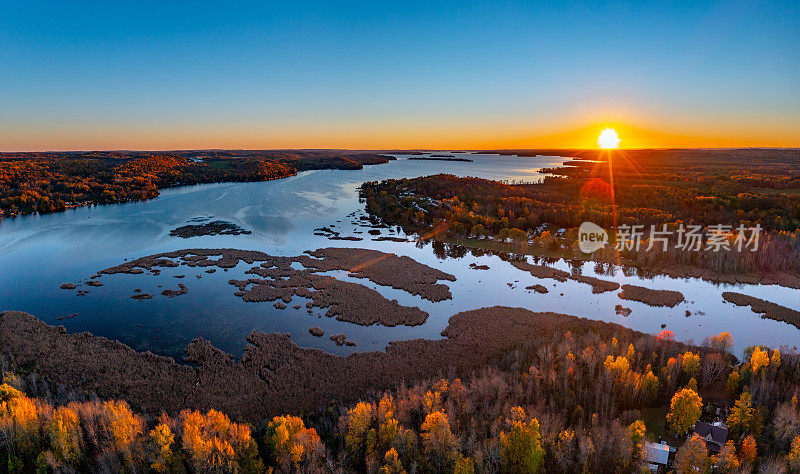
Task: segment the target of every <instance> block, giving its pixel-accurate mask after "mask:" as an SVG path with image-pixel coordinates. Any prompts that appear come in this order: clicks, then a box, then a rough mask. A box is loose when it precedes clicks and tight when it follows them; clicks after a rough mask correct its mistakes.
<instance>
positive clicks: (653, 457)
mask: <svg viewBox="0 0 800 474" xmlns="http://www.w3.org/2000/svg"><path fill="white" fill-rule="evenodd" d="M669 452H670V449H669V446H668V445H666V444H658V443H644V461H645V465H646V467H647V468H648V469H649V470H650V472H659V471H662V472H663V471H665V470H666V468H667V463H669Z"/></svg>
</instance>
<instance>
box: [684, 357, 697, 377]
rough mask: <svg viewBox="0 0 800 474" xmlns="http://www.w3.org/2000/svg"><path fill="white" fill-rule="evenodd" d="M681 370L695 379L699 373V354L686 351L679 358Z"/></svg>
mask: <svg viewBox="0 0 800 474" xmlns="http://www.w3.org/2000/svg"><path fill="white" fill-rule="evenodd" d="M681 369H682V370H683V372H684V373H686V374H688V375H689V377H695V376H696V375H697V374H699V373H700V354H695V353H693V352H692V351H686V352H684V353H683V355H682V356H681Z"/></svg>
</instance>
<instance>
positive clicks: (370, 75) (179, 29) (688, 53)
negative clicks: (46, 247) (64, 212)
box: [0, 0, 800, 151]
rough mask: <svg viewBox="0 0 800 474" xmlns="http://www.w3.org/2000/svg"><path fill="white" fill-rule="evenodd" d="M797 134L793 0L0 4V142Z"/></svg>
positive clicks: (659, 143) (27, 146) (131, 144)
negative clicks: (613, 131)
mask: <svg viewBox="0 0 800 474" xmlns="http://www.w3.org/2000/svg"><path fill="white" fill-rule="evenodd" d="M609 125H610V126H615V127H617V130H618V131H619V132H620V136H621V138H622V140H623V142H622V144H621V145H622V146H623V147H641V146H653V147H667V146H714V147H719V146H800V6H799V5H798V3H797V0H793V1H784V2H755V1H737V0H733V1H724V2H695V1H653V2H633V3H627V2H568V1H554V2H533V1H530V2H466V1H462V2H445V1H434V0H428V1H422V2H417V1H410V0H407V1H399V2H386V1H375V0H373V1H365V2H347V1H342V2H333V1H331V2H301V1H286V2H252V3H246V2H216V3H205V2H165V1H163V0H162V1H159V2H149V1H137V2H109V1H102V2H80V1H68V2H65V1H57V2H39V1H27V0H26V1H16V2H4V3H2V4H1V5H0V150H6V151H13V150H67V149H77V150H87V149H151V150H153V149H178V148H525V147H527V148H534V147H593V146H595V144H596V137H597V134H598V133H599V131H600V130H601V129H602V128H604V127H605V126H609Z"/></svg>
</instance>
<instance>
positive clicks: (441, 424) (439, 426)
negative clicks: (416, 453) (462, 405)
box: [421, 411, 458, 472]
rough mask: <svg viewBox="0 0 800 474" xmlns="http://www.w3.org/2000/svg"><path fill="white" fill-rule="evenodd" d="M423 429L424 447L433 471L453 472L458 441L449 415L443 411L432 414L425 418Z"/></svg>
mask: <svg viewBox="0 0 800 474" xmlns="http://www.w3.org/2000/svg"><path fill="white" fill-rule="evenodd" d="M421 428H422V435H421V436H422V446H423V449H424V451H425V455H426V458H427V461H428V463H429V464H430V465H431V467H432V469H433V471H435V472H449V471H451V470H452V468H453V462H454V461H455V454H456V449H457V448H458V440H457V439H456V437H455V436H454V435H453V433H452V432H451V431H450V423H449V422H448V421H447V415H446V414H445V413H444V412H441V411H434V412H431V413H430V414H428V416H426V417H425V421H424V422H423V423H422V427H421Z"/></svg>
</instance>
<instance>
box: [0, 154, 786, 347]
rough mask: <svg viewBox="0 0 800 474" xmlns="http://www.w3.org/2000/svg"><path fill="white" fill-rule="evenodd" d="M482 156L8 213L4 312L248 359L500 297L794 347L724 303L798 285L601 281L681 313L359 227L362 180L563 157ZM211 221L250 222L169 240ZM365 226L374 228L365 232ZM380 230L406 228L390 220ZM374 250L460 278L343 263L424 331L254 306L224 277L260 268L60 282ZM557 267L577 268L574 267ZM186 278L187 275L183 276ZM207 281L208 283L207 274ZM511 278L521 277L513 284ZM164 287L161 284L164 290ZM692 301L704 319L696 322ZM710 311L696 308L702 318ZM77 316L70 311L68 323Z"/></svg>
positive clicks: (2, 237)
mask: <svg viewBox="0 0 800 474" xmlns="http://www.w3.org/2000/svg"><path fill="white" fill-rule="evenodd" d="M460 156H466V157H469V158H471V159H473V160H474V162H472V163H465V162H432V161H417V160H407V159H404V158H405V157H404V156H403V155H398V157H399V158H400V159H398V160H397V161H394V162H391V163H389V164H385V165H376V166H369V167H366V168H365V169H364V170H362V171H340V170H323V171H309V172H303V173H300V174H299V175H297V176H295V177H291V178H287V179H282V180H277V181H270V182H265V183H224V184H211V185H199V186H188V187H182V188H174V189H168V190H165V191H164V192H163V193H162V195H161V196H160V197H158V198H157V199H154V200H151V201H147V202H137V203H130V204H122V205H109V206H94V207H86V208H80V209H73V210H69V211H67V212H64V213H60V214H51V215H44V216H26V217H22V218H17V219H7V220H3V221H0V310H6V309H14V310H21V311H27V312H29V313H31V314H33V315H35V316H37V317H39V318H41V319H42V320H44V321H45V322H47V323H49V324H58V325H63V326H65V327H66V328H67V330H69V331H70V332H80V331H90V332H92V333H93V334H96V335H100V336H105V337H109V338H112V339H118V340H120V341H122V342H124V343H126V344H129V345H131V346H132V347H134V348H135V349H137V350H151V351H153V352H156V353H160V354H165V355H171V356H174V357H176V358H178V359H180V358H181V357H182V352H183V349H184V348H185V346H186V344H187V343H188V342H190V341H191V340H192V339H194V338H197V337H203V338H206V339H209V340H210V341H211V342H212V343H213V344H214V345H216V346H218V347H220V348H222V349H224V350H226V351H229V352H231V353H232V354H234V355H235V356H237V357H238V356H239V355H240V354H241V350H242V348H243V347H244V345H245V339H246V337H247V334H249V333H250V332H251V331H253V330H259V331H268V332H273V331H277V332H288V333H290V334H291V336H292V339H293V340H294V341H295V342H297V343H298V344H300V345H301V346H306V347H318V348H321V349H324V350H326V351H329V352H333V353H346V352H350V351H352V350H357V351H367V350H382V349H383V348H384V347H385V346H386V344H387V342H389V341H392V340H399V339H408V338H418V337H423V338H438V337H440V336H439V334H440V332H441V331H442V329H444V328H445V327H446V326H447V320H448V318H449V317H450V316H452V315H453V314H455V313H457V312H458V311H462V310H466V309H474V308H479V307H482V306H490V305H497V304H502V305H508V306H520V307H524V308H528V309H531V310H534V311H557V312H562V313H568V314H574V315H578V316H585V317H588V318H592V319H599V320H603V321H611V322H616V323H620V324H623V325H625V326H628V327H631V328H634V329H637V330H640V331H644V332H649V333H657V332H659V331H660V330H661V325H662V324H666V328H667V329H670V330H672V331H674V332H675V334H676V338H678V339H681V340H689V339H691V340H694V341H695V342H701V341H702V340H703V338H704V337H706V336H709V335H712V334H717V333H720V332H722V331H730V332H731V333H732V334H733V336H734V338H735V340H736V349H737V350H738V351H741V350H743V349H744V348H745V347H747V346H749V345H752V344H767V345H771V346H774V347H777V346H781V345H788V346H791V347H793V346H796V345H798V342H799V341H800V331H799V330H798V329H796V328H795V327H794V326H791V325H789V324H786V323H781V322H777V321H770V320H765V319H761V318H760V317H759V316H758V315H756V314H754V313H752V312H751V311H750V309H749V307H737V306H734V305H732V304H728V303H725V302H724V301H723V299H722V297H721V296H720V295H721V293H722V292H723V291H728V290H730V289H735V290H736V291H740V292H742V293H746V294H750V295H753V296H756V297H760V298H764V299H768V300H770V301H774V302H776V303H779V304H782V305H785V306H788V307H790V308H793V309H800V290H793V289H787V288H782V287H777V286H755V287H753V286H738V287H736V288H734V287H733V286H730V285H714V284H710V283H707V282H703V281H700V280H696V279H672V278H666V277H659V278H656V279H653V280H642V279H641V278H638V277H635V276H625V275H624V274H623V272H621V271H619V272H617V273H616V275H615V276H613V277H612V276H605V275H599V276H600V277H601V278H604V279H609V280H614V281H618V282H619V283H632V284H639V285H642V286H647V287H650V288H665V289H675V290H679V291H681V292H682V293H683V294H684V296H685V297H686V300H687V301H686V302H684V303H682V304H680V305H678V306H677V307H675V308H652V307H649V306H647V305H645V304H642V303H637V302H634V301H623V300H620V299H619V298H618V297H617V295H616V292H608V293H603V294H599V295H595V294H592V292H591V287H589V286H588V285H584V284H580V283H577V282H573V281H567V282H556V281H554V280H546V279H545V280H540V279H537V278H534V277H532V276H531V275H530V274H528V273H526V272H522V271H520V270H517V269H516V268H514V267H512V266H511V265H510V264H509V263H507V262H504V261H502V260H501V259H500V258H498V257H495V256H483V257H474V256H471V255H469V254H468V255H466V256H465V257H463V258H447V259H443V260H442V259H439V258H437V256H436V255H435V254H434V252H433V249H432V247H431V246H430V245H428V246H425V247H423V248H417V247H416V246H415V245H414V244H413V243H402V242H375V241H372V240H371V238H372V237H373V236H371V235H369V234H368V233H367V232H366V231H367V229H365V228H363V227H361V226H359V225H357V224H353V223H352V221H353V216H352V215H353V213H354V212H356V214H357V215H361V214H363V207H364V206H363V204H361V203H359V202H358V192H357V188H358V186H359V185H360V184H361V183H363V182H365V181H373V180H381V179H387V178H400V177H416V176H425V175H430V174H434V173H441V172H445V173H452V174H456V175H461V176H477V177H482V178H491V179H503V180H513V181H533V180H538V179H541V177H542V175H541V173H539V172H538V170H539V169H541V168H543V167H549V166H554V165H558V164H560V163H561V162H562V161H563V159H561V158H556V157H534V158H528V157H515V156H498V155H460ZM197 218H209V219H219V220H225V221H230V222H233V223H236V224H238V225H240V226H242V227H244V228H246V229H248V230H250V231H252V234H249V235H238V236H206V237H193V238H190V239H182V238H179V237H170V236H169V231H170V230H172V229H174V228H175V227H179V226H181V225H185V224H187V223H188V222H189V221H190V220H192V219H197ZM331 225H335V226H336V227H335V229H336V230H338V231H340V232H341V235H343V236H347V235H355V236H358V237H363V238H364V240H363V241H360V242H348V241H331V240H328V239H327V238H325V237H323V236H316V235H313V229H315V228H317V227H322V226H328V227H330V226H331ZM354 232H363V233H361V234H355V233H354ZM383 235H397V234H395V233H392V231H391V230H389V229H383ZM331 246H334V247H345V246H351V247H364V248H373V249H377V250H382V251H387V252H394V253H397V254H401V255H408V256H410V257H412V258H414V259H416V260H418V261H420V262H422V263H425V264H427V265H430V266H432V267H436V268H439V269H441V270H443V271H445V272H448V273H451V274H453V275H455V276H456V277H457V281H456V282H454V283H449V282H448V285H449V286H450V288H451V291H452V293H453V300H448V301H444V302H439V303H431V302H429V301H427V300H423V299H421V298H419V297H416V296H412V295H410V294H407V293H405V292H403V291H400V290H394V289H392V288H386V287H380V286H377V285H375V284H372V283H371V282H369V281H366V280H363V279H349V278H348V277H347V276H346V274H345V273H344V272H334V273H333V274H335V275H336V276H337V277H340V278H342V279H344V280H350V281H355V282H358V283H361V284H366V285H367V286H370V287H371V288H374V289H376V290H378V291H380V292H381V293H382V294H383V295H384V296H386V297H387V298H389V299H397V300H398V301H399V302H400V303H401V304H405V305H411V306H419V307H420V308H422V309H423V310H425V311H427V312H428V313H430V317H429V319H428V321H427V322H426V323H425V324H424V325H421V326H417V327H412V328H409V327H402V326H400V327H394V328H387V327H382V326H370V327H363V326H357V325H354V324H349V323H344V322H340V321H336V320H335V319H333V318H327V317H324V316H322V317H319V315H320V314H321V311H319V310H316V309H315V312H314V313H313V315H309V314H307V313H306V310H305V300H304V299H302V298H297V297H296V298H295V300H294V301H293V303H292V305H294V304H300V305H301V306H302V307H301V309H299V310H294V309H293V308H292V307H291V305H290V306H289V308H287V309H284V310H279V309H276V308H274V307H273V306H272V303H245V302H243V301H242V300H241V299H240V298H237V297H235V296H233V293H234V291H236V290H235V288H234V287H233V286H231V285H229V284H228V283H227V281H228V280H229V279H231V278H242V277H243V276H244V271H245V270H247V269H248V268H250V267H251V266H250V265H246V264H240V265H239V266H238V267H236V268H234V269H231V270H230V271H228V272H224V271H222V270H221V269H218V270H217V272H216V273H214V274H206V273H204V272H203V269H200V268H188V267H183V266H182V267H178V268H166V269H162V272H161V274H160V275H159V276H153V275H149V274H143V275H126V274H120V275H104V276H103V277H102V278H101V279H100V281H102V282H103V283H104V286H102V287H89V286H86V285H81V286H79V287H78V288H79V289H84V290H89V294H88V295H86V296H82V297H81V296H76V291H75V290H61V289H60V288H59V285H60V284H61V283H65V282H72V283H76V284H77V283H81V282H85V281H86V280H87V278H88V277H89V276H90V275H92V274H94V273H95V272H97V271H98V270H100V269H103V268H107V267H109V266H113V265H116V264H119V263H120V262H122V261H123V260H124V259H134V258H138V257H142V256H145V255H150V254H154V253H159V252H164V251H169V250H176V249H183V248H198V247H206V248H222V247H231V248H241V249H253V250H262V251H265V252H267V253H270V254H273V255H297V254H299V253H302V252H303V251H304V250H309V249H312V250H313V249H317V248H321V247H331ZM471 263H478V264H485V265H488V266H489V267H491V270H490V271H480V270H473V269H470V268H469V264H471ZM554 266H556V267H558V268H561V269H564V270H568V269H569V267H568V265H567V264H566V262H563V261H561V262H558V263H556V264H555V265H554ZM583 274H585V275H594V271H593V265H592V264H586V265H585V266H584V268H583ZM175 275H186V277H185V278H183V279H175V278H174V276H175ZM197 275H200V276H201V277H202V278H200V279H198V278H197V277H196V276H197ZM178 283H183V284H184V285H186V286H187V287H188V289H189V293H188V294H186V295H183V296H178V297H175V298H172V299H169V298H166V297H164V296H161V295H160V293H161V291H162V290H163V289H166V288H172V289H177V288H178ZM508 283H511V284H512V285H508ZM534 283H541V284H544V285H546V286H547V287H548V288H549V290H550V292H549V293H548V294H544V295H540V294H537V293H534V292H528V291H526V290H525V289H524V288H525V286H528V285H532V284H534ZM159 284H161V285H163V288H159V287H158V285H159ZM136 288H140V289H142V291H143V292H145V293H150V294H152V295H154V298H153V299H152V300H145V301H137V300H133V299H131V298H130V296H131V295H132V294H134V293H133V290H134V289H136ZM616 304H622V305H623V306H625V307H628V308H631V309H632V310H633V312H632V314H631V315H630V316H628V317H623V316H620V315H617V314H616V313H615V311H614V306H615V305H616ZM687 310H689V311H691V312H692V313H693V314H692V316H689V317H686V316H685V313H686V311H687ZM698 312H699V313H698ZM73 313H77V316H75V317H73V318H70V319H62V320H59V318H63V317H65V316H69V315H71V314H73ZM311 326H319V327H321V328H322V329H323V330H324V331H325V336H324V337H323V338H316V337H313V336H311V335H310V334H309V333H308V328H310V327H311ZM339 332H342V333H344V334H346V335H347V336H348V338H349V339H351V340H353V341H355V342H356V343H357V346H356V347H355V348H354V349H352V348H345V347H337V346H336V345H335V344H334V343H333V341H331V340H329V339H328V336H329V335H332V334H337V333H339Z"/></svg>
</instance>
